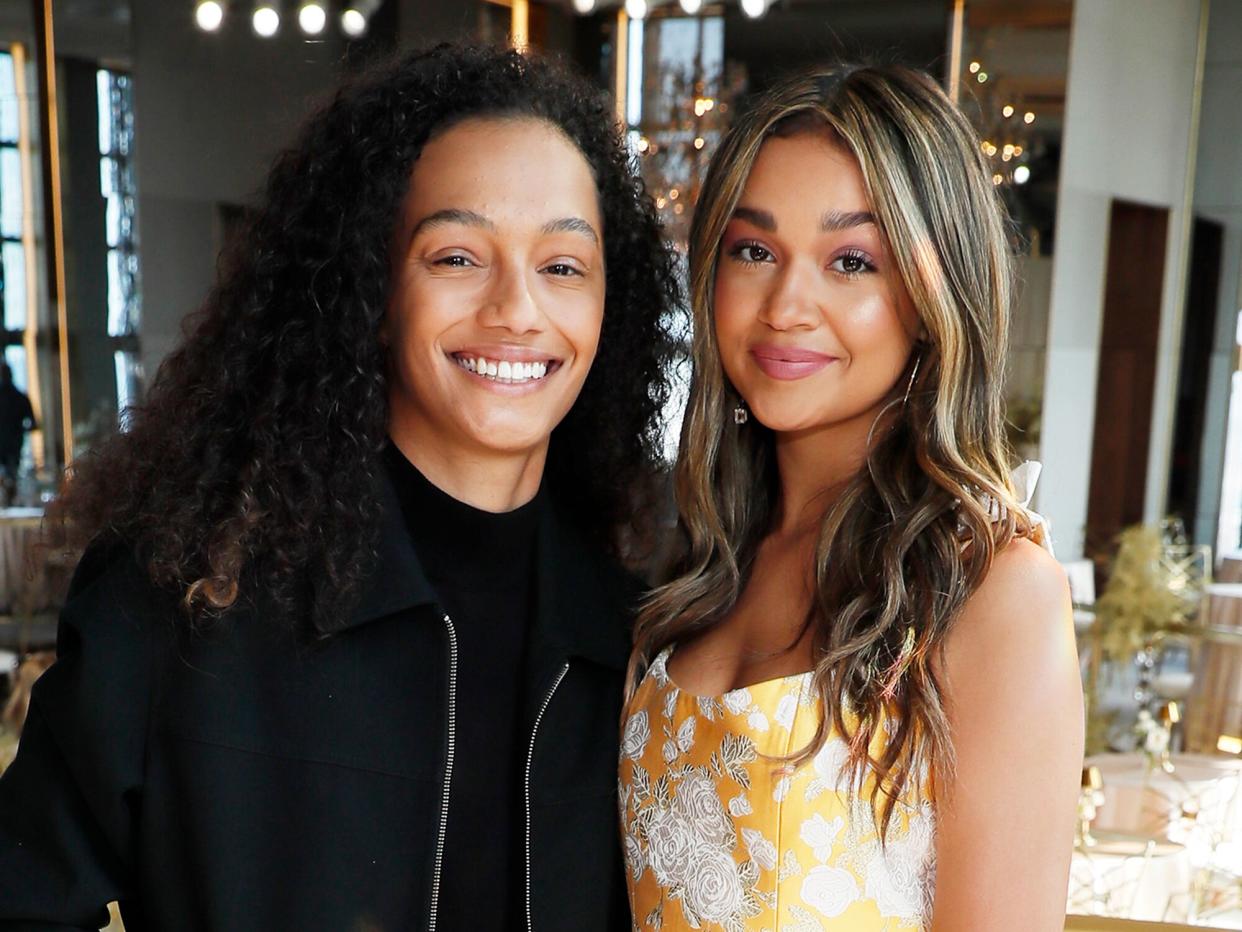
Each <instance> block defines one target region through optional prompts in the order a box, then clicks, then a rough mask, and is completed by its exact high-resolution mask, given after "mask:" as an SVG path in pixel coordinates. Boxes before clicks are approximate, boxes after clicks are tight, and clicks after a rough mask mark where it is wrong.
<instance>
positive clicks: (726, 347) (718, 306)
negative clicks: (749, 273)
mask: <svg viewBox="0 0 1242 932" xmlns="http://www.w3.org/2000/svg"><path fill="white" fill-rule="evenodd" d="M755 316H756V309H755V307H754V299H753V297H752V296H751V295H750V294H748V290H747V289H746V288H745V287H742V284H741V283H740V282H739V281H738V280H737V278H736V277H734V276H732V275H726V274H718V275H717V276H716V286H715V289H714V293H713V295H712V323H713V326H714V327H715V329H716V342H717V344H719V346H720V351H721V353H722V354H724V355H726V356H727V355H729V354H730V353H731V352H732V351H733V349H734V348H735V347H736V346H737V345H738V344H740V343H741V342H742V341H743V338H744V336H745V334H746V332H747V331H748V330H749V328H750V326H751V324H753V323H754V320H755Z"/></svg>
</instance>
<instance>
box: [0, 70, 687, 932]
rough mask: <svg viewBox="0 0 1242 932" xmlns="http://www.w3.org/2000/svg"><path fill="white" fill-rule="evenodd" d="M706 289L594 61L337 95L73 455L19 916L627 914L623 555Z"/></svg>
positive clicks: (254, 920) (24, 920)
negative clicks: (621, 737) (189, 304)
mask: <svg viewBox="0 0 1242 932" xmlns="http://www.w3.org/2000/svg"><path fill="white" fill-rule="evenodd" d="M674 281H675V279H674V276H673V274H672V265H671V260H670V256H669V253H668V252H667V250H666V248H665V246H664V245H663V244H662V241H661V237H660V230H659V226H658V223H657V221H656V219H655V215H654V212H653V209H652V207H651V205H650V203H649V200H648V198H647V197H646V195H645V194H644V193H643V190H642V186H641V183H640V182H639V181H638V180H637V179H636V178H635V177H634V175H633V173H632V170H631V168H630V164H629V162H628V157H627V154H626V151H625V147H624V145H623V142H622V138H621V136H620V134H619V131H618V129H617V127H616V126H615V125H614V122H613V119H612V116H611V108H610V105H609V102H608V101H607V99H606V98H605V97H604V95H603V94H601V93H598V92H596V91H595V90H593V89H591V88H590V87H589V86H588V85H586V84H585V83H583V82H582V81H580V80H578V79H576V78H573V77H571V76H569V75H567V74H566V73H564V72H562V71H561V70H559V69H557V68H555V67H552V66H550V65H548V64H546V63H541V62H539V61H538V60H532V59H530V58H527V57H524V56H522V55H519V54H517V53H514V52H505V51H499V50H483V49H463V48H456V47H449V46H442V47H440V48H437V49H435V50H433V51H430V52H426V53H419V54H413V55H410V56H408V57H406V58H405V59H403V60H401V61H400V62H398V63H396V64H393V65H390V66H387V67H386V68H385V69H384V70H381V71H378V72H375V73H373V74H371V75H368V76H365V77H363V78H361V79H359V80H357V81H355V82H354V83H352V84H351V85H349V86H347V87H345V88H344V89H343V90H341V91H340V92H339V93H338V94H337V95H336V97H335V99H334V100H333V101H332V102H331V104H330V105H328V106H327V107H326V108H325V109H324V110H323V111H322V112H320V113H319V114H318V115H317V116H315V117H314V118H313V119H312V120H311V121H310V122H309V124H308V127H307V128H306V130H305V131H304V133H303V135H302V137H301V139H300V140H299V142H298V143H297V144H296V145H295V146H294V147H292V148H291V149H290V150H289V151H287V152H286V153H285V154H283V155H282V156H281V157H280V158H279V159H278V160H277V162H276V165H275V167H274V168H273V170H272V173H271V175H270V178H269V180H268V183H267V187H266V191H265V193H264V197H263V200H262V203H261V206H260V208H259V209H258V210H257V211H256V213H255V214H254V216H253V218H252V220H251V222H250V224H249V226H248V229H247V230H246V233H245V235H244V236H242V237H239V239H238V241H237V242H236V243H235V245H234V246H233V247H232V248H231V249H230V251H229V254H228V255H227V256H226V259H225V262H224V264H223V266H222V272H221V276H220V281H219V284H218V285H217V286H216V288H215V289H214V290H213V291H212V293H211V295H210V296H209V298H208V299H207V302H206V305H205V306H204V308H203V309H202V310H201V311H200V312H199V314H198V315H197V317H196V318H194V319H193V322H192V324H191V326H190V327H189V328H188V330H187V336H186V339H185V341H184V343H183V344H182V346H181V347H180V348H179V349H178V350H177V351H176V352H175V353H174V354H173V355H172V356H171V357H170V358H169V359H168V361H167V362H166V363H165V364H164V365H163V366H162V367H161V369H160V373H159V375H158V377H157V378H156V380H155V383H154V385H153V386H152V388H151V391H150V394H149V396H148V399H147V403H146V404H145V406H143V407H142V408H141V409H139V410H137V411H136V412H134V414H133V416H132V420H131V422H130V426H129V429H128V431H127V432H126V433H123V434H121V435H119V436H117V437H116V438H114V439H113V440H112V441H110V442H109V443H108V444H107V445H106V446H105V447H104V448H102V449H101V450H99V451H98V452H97V453H95V454H93V455H92V456H90V457H89V458H87V459H86V460H85V461H81V462H78V463H75V464H74V474H73V478H72V480H71V482H70V483H69V484H68V486H67V488H66V491H65V494H64V497H63V499H62V501H61V502H60V504H59V513H60V517H61V518H62V519H63V521H64V524H63V528H64V530H65V532H66V533H67V534H68V535H69V537H70V538H72V539H76V540H78V541H93V543H92V544H91V546H90V548H89V549H88V550H87V554H86V556H85V557H84V558H83V560H82V563H81V564H80V566H79V569H78V572H77V574H76V577H75V580H74V584H73V587H72V591H71V594H70V600H69V603H68V605H67V607H66V609H65V611H64V613H63V615H62V619H61V631H60V636H59V659H58V662H57V663H56V664H55V666H53V667H52V669H51V670H49V671H48V673H47V674H45V676H44V677H43V679H42V680H41V681H40V683H39V684H38V685H37V686H36V688H35V690H34V697H33V702H32V706H31V711H30V716H29V719H28V721H27V725H26V730H25V733H24V735H23V739H22V743H21V747H20V750H19V753H18V756H17V759H16V761H15V763H14V764H13V766H12V767H11V768H10V770H9V771H8V772H7V773H6V774H5V776H4V778H3V779H2V780H0V878H3V884H0V928H9V927H12V925H13V924H15V925H17V926H20V927H23V928H24V927H26V926H27V925H30V926H34V925H37V926H38V927H39V928H52V927H57V928H69V927H73V928H98V927H99V926H100V925H101V924H103V922H106V912H105V911H104V910H103V906H104V904H106V903H107V902H109V901H112V900H117V901H120V903H121V910H122V914H123V916H124V919H125V921H126V924H127V926H128V928H129V929H130V930H131V932H135V930H139V929H143V928H150V929H179V930H181V929H227V930H243V929H255V930H273V929H294V928H299V929H301V928H320V929H334V930H335V929H342V930H344V929H364V928H365V929H414V928H417V929H436V928H440V929H462V928H469V929H501V928H519V927H521V928H538V929H540V930H544V929H574V930H580V929H605V928H614V927H615V928H629V924H628V916H627V914H626V909H625V893H624V880H623V876H622V868H621V864H620V855H619V845H618V842H617V837H616V801H615V760H616V747H617V743H618V736H617V721H618V719H619V716H620V705H619V703H620V698H621V693H622V680H623V671H624V666H625V661H626V655H627V647H628V642H627V634H626V624H627V616H628V611H629V608H630V607H631V605H632V603H633V600H634V598H635V596H636V595H637V586H636V584H635V583H634V582H633V581H632V578H631V577H629V576H628V575H626V574H625V573H624V572H623V571H622V570H621V569H620V568H619V566H618V564H617V563H616V561H615V559H613V557H615V556H616V555H617V554H619V553H620V552H621V551H622V549H623V548H627V547H632V546H633V544H634V542H635V541H640V540H642V539H643V535H644V526H643V522H642V520H641V518H642V516H643V515H644V514H645V513H646V509H645V505H646V503H647V502H649V501H650V497H649V492H648V490H649V489H650V488H651V487H652V485H653V482H654V479H655V476H656V468H655V467H656V462H657V459H656V452H655V451H656V449H657V446H656V436H655V429H656V426H657V423H656V422H657V418H658V413H659V409H660V404H661V402H662V400H663V399H664V397H665V396H666V386H665V383H664V381H663V375H662V372H663V371H664V370H663V363H664V360H665V355H666V353H667V349H668V346H669V340H668V336H667V334H666V332H665V330H664V328H663V325H662V323H661V321H662V319H663V316H664V314H665V313H666V312H667V310H668V309H669V308H670V306H671V305H672V304H673V302H674V301H675V300H676V297H677V295H676V286H675V284H674ZM609 554H611V556H609Z"/></svg>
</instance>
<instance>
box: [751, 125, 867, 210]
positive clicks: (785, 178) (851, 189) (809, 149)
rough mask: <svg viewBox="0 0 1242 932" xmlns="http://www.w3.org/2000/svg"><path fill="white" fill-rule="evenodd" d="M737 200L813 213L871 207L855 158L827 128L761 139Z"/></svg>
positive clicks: (768, 207)
mask: <svg viewBox="0 0 1242 932" xmlns="http://www.w3.org/2000/svg"><path fill="white" fill-rule="evenodd" d="M741 203H742V204H744V205H746V206H748V207H764V208H765V209H769V210H773V211H774V212H779V211H780V208H781V207H785V208H786V209H787V210H792V209H795V208H801V210H800V211H799V212H802V211H805V212H806V213H808V214H814V215H815V216H816V217H819V216H821V215H822V214H823V212H824V211H825V210H829V209H835V210H841V211H864V210H869V209H870V204H869V203H868V201H867V191H866V186H865V184H864V182H863V176H862V170H861V169H860V168H859V165H858V160H857V159H856V158H855V157H854V154H853V153H852V152H850V151H849V149H847V148H846V147H845V146H844V144H842V143H841V142H840V141H838V140H837V138H836V137H835V136H834V135H832V134H831V133H829V132H827V131H808V132H802V133H796V134H794V135H791V136H772V137H770V138H768V139H767V140H765V141H764V143H763V145H762V146H761V147H760V149H759V154H758V156H756V158H755V162H754V165H752V166H751V170H750V174H749V175H748V176H747V178H746V184H745V186H744V188H743V190H742V199H741Z"/></svg>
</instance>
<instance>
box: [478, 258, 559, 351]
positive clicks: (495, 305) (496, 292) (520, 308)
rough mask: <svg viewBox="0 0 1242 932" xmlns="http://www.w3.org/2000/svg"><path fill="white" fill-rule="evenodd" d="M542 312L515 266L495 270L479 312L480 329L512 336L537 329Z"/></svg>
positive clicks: (520, 270) (505, 265)
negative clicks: (494, 328)
mask: <svg viewBox="0 0 1242 932" xmlns="http://www.w3.org/2000/svg"><path fill="white" fill-rule="evenodd" d="M542 319H543V312H542V311H541V310H540V309H539V305H538V304H537V303H536V301H535V296H534V295H533V294H531V289H530V282H529V281H528V280H527V277H526V275H525V274H524V272H523V269H522V268H521V267H520V266H519V265H517V264H516V263H505V264H503V265H501V266H500V267H498V269H497V274H496V275H495V276H494V277H493V279H492V282H491V286H490V287H489V288H488V289H487V293H486V294H485V295H484V300H483V304H482V306H481V307H480V309H479V322H480V323H481V324H482V325H483V326H484V327H499V328H502V329H504V330H508V331H510V332H511V333H514V334H525V333H530V332H531V331H534V330H538V329H540V322H541V321H542Z"/></svg>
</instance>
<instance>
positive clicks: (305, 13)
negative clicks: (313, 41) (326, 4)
mask: <svg viewBox="0 0 1242 932" xmlns="http://www.w3.org/2000/svg"><path fill="white" fill-rule="evenodd" d="M298 25H299V26H301V27H302V31H303V32H304V33H306V34H307V35H308V36H317V35H319V34H320V33H321V32H323V27H324V26H326V25H328V11H327V10H325V9H324V8H323V4H322V3H303V4H302V6H301V7H300V8H299V9H298Z"/></svg>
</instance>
